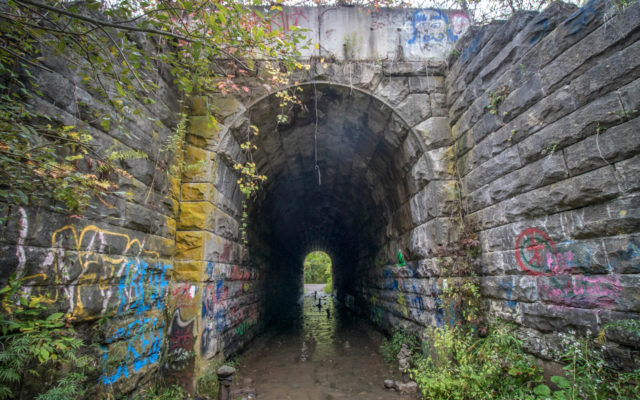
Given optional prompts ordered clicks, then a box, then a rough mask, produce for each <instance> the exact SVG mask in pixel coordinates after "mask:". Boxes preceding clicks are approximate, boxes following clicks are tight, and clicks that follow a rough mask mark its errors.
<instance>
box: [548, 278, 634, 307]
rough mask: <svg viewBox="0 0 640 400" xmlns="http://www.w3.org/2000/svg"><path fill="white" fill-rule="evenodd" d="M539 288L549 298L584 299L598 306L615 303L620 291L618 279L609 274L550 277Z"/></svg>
mask: <svg viewBox="0 0 640 400" xmlns="http://www.w3.org/2000/svg"><path fill="white" fill-rule="evenodd" d="M540 289H541V293H542V294H543V296H545V297H547V298H550V299H556V300H560V301H562V300H564V299H568V300H573V301H586V302H588V303H592V304H594V305H599V306H607V305H613V304H616V303H617V302H618V298H619V296H620V293H621V292H622V288H621V287H620V282H619V279H618V278H617V277H611V276H593V277H591V276H581V275H577V276H572V277H570V278H568V279H566V280H564V279H560V278H551V281H550V284H548V285H541V287H540Z"/></svg>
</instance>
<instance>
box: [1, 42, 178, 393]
mask: <svg viewBox="0 0 640 400" xmlns="http://www.w3.org/2000/svg"><path fill="white" fill-rule="evenodd" d="M138 44H139V45H140V46H144V45H145V44H144V42H143V41H140V42H139V43H138ZM66 57H69V58H70V59H73V54H67V55H66ZM41 62H42V64H43V65H44V67H45V68H46V69H37V68H35V67H34V68H32V70H31V71H30V72H31V74H32V75H33V76H34V83H35V84H36V85H37V88H38V90H39V91H40V94H38V93H35V92H34V94H33V97H32V98H30V99H29V101H28V102H29V103H30V105H31V106H33V108H34V109H35V110H36V111H37V112H38V113H40V114H42V115H44V116H47V117H48V118H49V119H50V123H51V125H52V126H62V125H67V126H74V127H75V129H76V130H77V131H79V132H82V131H85V132H87V133H88V134H90V135H91V136H92V137H93V143H92V144H93V146H94V148H95V149H96V151H97V152H98V153H100V154H105V153H106V152H107V151H108V149H117V150H119V151H130V150H138V151H142V152H144V153H145V154H146V156H147V158H146V159H135V160H127V161H122V162H121V165H120V166H121V167H122V168H123V169H124V170H126V171H128V172H129V174H130V177H129V178H125V177H122V178H119V180H118V182H117V183H118V185H119V189H118V193H116V194H112V195H104V196H102V197H100V198H99V199H94V200H95V201H94V202H93V203H92V207H90V208H88V209H87V210H86V212H85V213H83V214H82V215H67V214H62V213H58V212H56V211H55V209H54V208H52V207H50V205H48V204H41V205H40V206H37V205H34V206H33V207H16V206H11V207H5V206H4V205H3V207H1V209H2V210H4V212H7V213H8V214H9V215H8V217H9V218H8V219H7V223H6V224H5V225H4V226H3V227H2V228H1V229H0V265H2V268H1V269H0V270H1V271H0V275H1V277H2V282H3V283H5V282H6V281H7V279H8V277H9V275H10V274H15V275H16V276H17V277H19V278H22V279H23V280H24V282H25V285H26V286H25V291H26V292H27V293H29V294H31V295H45V296H47V297H48V299H49V303H50V305H51V307H53V308H54V309H55V310H58V311H61V312H64V313H66V314H68V316H69V318H70V319H71V320H73V321H74V322H75V323H76V324H77V326H78V327H79V329H80V331H81V334H82V335H83V337H84V339H85V341H86V342H88V343H97V344H100V345H101V346H102V349H103V350H102V354H99V355H98V356H99V360H100V361H101V365H99V367H100V371H101V372H100V374H99V376H96V383H97V382H101V383H104V384H109V385H113V388H114V390H117V391H121V392H125V393H126V392H128V391H130V390H132V389H134V388H135V387H136V386H137V385H138V384H139V383H141V382H144V381H145V380H147V379H148V377H149V376H150V375H151V373H152V372H154V371H156V370H158V368H159V367H160V365H161V358H162V349H163V346H164V343H165V342H166V332H167V328H168V323H169V322H170V321H167V320H166V318H165V312H166V311H167V303H166V299H167V295H168V293H169V291H170V287H169V281H170V279H171V276H172V273H173V271H174V270H175V268H174V264H173V255H174V251H175V249H174V248H175V246H174V243H175V242H174V237H175V230H176V216H177V211H178V210H177V201H178V198H177V196H176V195H175V193H174V192H173V191H172V185H171V182H172V180H171V179H170V177H169V175H168V174H167V172H166V170H165V169H163V167H162V165H164V163H166V162H167V161H169V162H170V161H171V158H172V157H173V155H171V154H167V153H165V152H163V151H162V150H161V149H162V148H163V147H165V146H166V143H167V140H168V138H169V136H170V135H171V134H172V131H173V129H174V128H175V125H176V123H177V120H178V112H179V110H180V104H179V103H178V101H177V100H178V98H179V96H178V95H177V93H176V91H175V90H174V88H173V87H172V86H171V84H170V79H168V78H167V77H165V76H164V75H163V74H162V73H160V72H158V71H155V72H148V71H144V72H140V74H141V79H145V80H151V81H153V82H155V83H156V84H157V85H158V89H157V90H156V91H154V93H153V95H152V96H151V97H152V100H153V102H148V103H147V104H142V103H138V104H127V107H128V109H129V110H133V109H138V110H139V111H140V114H139V115H134V114H133V113H122V112H121V110H120V109H118V108H116V107H115V106H114V105H113V104H111V103H109V102H108V101H106V100H105V99H104V98H103V97H101V95H100V93H99V91H97V90H95V89H93V88H92V87H91V86H92V82H90V81H89V82H88V81H87V80H84V79H82V76H81V75H80V74H79V72H80V70H79V69H76V68H79V67H78V65H82V63H80V64H74V63H72V62H68V61H67V59H66V58H64V57H62V56H57V55H54V54H51V53H47V52H45V53H44V55H43V58H42V61H41ZM103 83H104V84H105V85H109V84H113V82H110V81H108V80H107V79H106V78H104V77H103ZM96 115H105V116H108V115H111V116H112V121H111V124H101V123H100V121H101V118H96ZM116 116H118V117H120V118H122V120H121V121H120V123H117V122H116ZM78 163H79V165H80V166H81V167H83V168H87V169H89V170H92V169H93V168H95V167H96V165H95V164H90V163H88V162H87V161H85V160H79V161H78ZM127 192H128V193H129V194H128V195H127V194H125V193H127ZM5 216H7V215H5ZM87 326H90V327H91V328H90V329H84V327H87Z"/></svg>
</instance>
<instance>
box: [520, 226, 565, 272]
mask: <svg viewBox="0 0 640 400" xmlns="http://www.w3.org/2000/svg"><path fill="white" fill-rule="evenodd" d="M548 254H551V255H552V256H555V254H556V245H555V243H553V240H551V238H550V237H549V236H547V234H546V233H544V232H543V231H541V230H540V229H537V228H529V229H526V230H524V231H523V232H522V233H521V234H520V236H518V238H517V239H516V259H517V260H518V264H520V268H522V269H523V270H524V271H526V272H527V273H528V274H530V275H551V271H550V269H549V267H548V265H547V257H548V256H547V255H548Z"/></svg>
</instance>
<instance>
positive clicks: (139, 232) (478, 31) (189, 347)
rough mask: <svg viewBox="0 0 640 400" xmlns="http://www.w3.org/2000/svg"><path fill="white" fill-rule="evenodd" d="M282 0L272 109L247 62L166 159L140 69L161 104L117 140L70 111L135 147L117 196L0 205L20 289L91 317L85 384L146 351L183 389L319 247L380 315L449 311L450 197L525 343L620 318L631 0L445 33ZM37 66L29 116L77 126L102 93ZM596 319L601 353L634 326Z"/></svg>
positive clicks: (615, 353) (276, 302)
mask: <svg viewBox="0 0 640 400" xmlns="http://www.w3.org/2000/svg"><path fill="white" fill-rule="evenodd" d="M278 18H279V19H277V21H279V22H278V23H280V24H297V25H303V26H308V27H310V28H312V29H313V30H314V32H315V33H317V37H318V38H319V40H320V42H321V44H322V46H321V50H320V53H319V54H309V55H310V56H313V57H311V58H310V60H309V64H310V65H311V68H310V70H308V71H301V72H297V73H296V76H294V77H293V79H292V83H293V82H295V81H297V82H298V83H297V86H299V87H300V88H301V89H302V91H300V92H299V95H300V99H301V102H302V104H303V107H295V108H293V109H291V110H289V111H288V114H287V117H288V118H287V122H286V123H280V124H277V123H276V115H277V114H279V113H280V112H281V111H280V109H279V106H278V101H277V99H276V98H275V95H274V93H271V92H269V91H267V90H266V89H265V88H264V87H260V86H257V85H256V82H255V81H252V80H251V78H247V81H246V82H245V84H246V85H247V86H248V87H250V88H251V89H252V90H251V91H250V94H247V95H246V96H245V97H243V96H237V97H231V96H225V97H223V96H221V97H219V98H217V99H215V100H214V101H213V103H211V104H205V103H204V101H203V100H202V99H200V98H193V99H191V100H190V125H189V132H188V134H187V137H186V143H185V160H186V162H187V163H191V162H194V161H199V162H200V163H199V164H198V168H197V169H191V170H188V171H187V172H186V173H185V174H184V176H183V177H182V178H181V180H178V179H171V178H169V177H168V176H167V174H166V173H165V172H164V171H161V170H159V169H158V164H159V163H158V160H159V159H160V155H159V154H160V153H159V152H158V149H159V146H161V145H162V143H163V142H164V141H165V140H166V137H167V136H168V135H169V134H170V131H171V129H173V128H174V127H175V124H176V122H177V121H176V115H177V110H179V109H180V105H179V104H178V103H177V102H176V98H177V97H178V96H177V95H176V94H175V93H174V91H173V90H172V89H171V86H170V84H168V83H164V82H165V81H167V82H168V81H169V80H168V79H165V78H163V76H162V75H161V74H158V75H157V76H156V77H155V81H158V82H160V83H161V88H162V90H161V91H160V92H159V93H158V100H159V101H158V102H157V103H156V104H155V105H153V106H145V107H146V108H145V109H146V112H147V115H148V116H150V117H152V118H155V119H156V120H159V121H161V123H152V122H150V120H149V119H148V118H133V117H131V118H130V119H128V120H127V121H126V125H127V126H128V127H129V129H130V130H131V132H132V133H133V135H131V137H130V138H126V137H122V135H118V134H116V132H107V131H104V129H103V128H102V127H101V126H99V125H96V126H89V125H87V129H89V130H90V132H91V134H92V135H93V136H94V138H95V139H96V142H97V143H98V144H99V145H100V146H103V147H105V148H107V147H109V146H110V145H111V143H113V140H114V138H116V140H119V141H121V142H122V145H123V146H128V147H130V148H133V149H143V150H144V151H146V152H147V153H148V154H149V160H144V161H134V162H130V163H129V164H128V165H125V167H127V170H129V171H130V172H131V173H132V174H133V176H134V178H135V179H134V180H132V181H123V182H122V183H121V184H122V187H123V191H131V192H132V193H133V197H131V198H125V197H121V198H117V199H116V198H111V199H104V202H99V203H98V204H97V206H98V208H97V209H95V210H90V211H89V212H88V213H87V214H85V215H84V216H63V215H58V214H55V213H51V212H49V211H45V210H44V209H37V208H33V209H22V208H19V209H13V211H12V212H13V214H14V216H15V218H13V219H11V222H10V223H9V225H8V226H7V227H5V229H4V231H3V234H2V239H1V240H2V251H1V254H2V264H3V265H4V266H5V268H3V271H2V273H3V276H5V277H6V276H8V274H9V273H10V272H12V271H17V272H18V273H19V274H21V275H22V276H28V277H30V278H28V282H29V287H30V289H29V290H32V291H33V292H34V293H35V292H47V293H51V294H52V295H53V296H54V297H55V298H57V302H56V304H57V305H58V306H59V307H60V309H62V310H64V311H68V312H70V313H72V314H73V315H75V316H76V317H77V318H78V320H79V321H93V320H95V319H96V318H101V317H108V318H107V320H108V323H107V324H106V326H105V327H104V332H103V335H104V336H103V337H102V338H99V339H97V340H99V341H100V342H101V344H102V345H103V346H104V348H105V353H104V361H105V364H104V365H105V370H104V371H103V375H102V377H101V378H100V379H101V380H102V382H104V383H108V384H113V385H115V386H114V387H115V388H116V389H117V390H119V391H128V390H131V389H132V388H134V387H135V386H136V384H137V383H138V382H139V381H144V380H145V379H148V378H149V377H150V374H151V373H152V372H153V371H156V370H157V369H158V368H163V370H164V372H165V373H166V375H167V376H168V377H169V378H170V379H173V380H176V381H178V382H180V383H182V384H183V385H185V386H186V387H188V388H192V387H193V386H192V385H193V384H194V382H195V380H196V379H197V378H198V376H200V375H202V374H203V373H205V372H206V370H207V368H209V366H210V365H211V364H213V363H215V362H216V361H217V360H219V359H221V358H224V357H225V356H228V355H230V354H231V353H233V352H235V351H237V350H238V349H240V348H242V347H244V346H245V345H246V344H247V343H248V342H249V341H250V340H251V339H252V338H253V337H254V336H255V335H256V334H257V333H258V332H259V331H260V330H261V329H262V328H263V327H265V325H267V324H270V323H271V321H273V320H274V319H275V318H278V317H284V316H287V315H288V313H289V311H290V310H292V309H294V308H295V304H294V303H295V302H296V301H297V299H298V296H299V294H300V291H301V275H302V269H301V265H302V260H303V258H304V256H305V255H306V254H307V253H308V252H309V251H311V250H314V249H322V250H325V251H327V252H328V253H329V254H330V255H331V257H332V259H333V265H334V282H335V287H336V290H337V296H338V298H339V299H340V300H341V301H342V302H343V303H345V304H347V306H349V307H351V308H353V309H354V310H356V311H358V312H360V313H362V314H364V315H366V316H367V317H368V318H369V319H370V320H371V321H373V322H374V323H375V324H377V325H379V326H380V328H382V329H385V330H390V329H391V327H393V326H399V325H400V326H407V327H410V328H419V327H426V326H442V325H444V324H447V323H449V321H446V320H445V317H444V315H445V313H444V312H443V309H444V308H446V307H447V305H446V304H443V303H442V300H441V298H440V293H441V291H442V288H443V285H445V284H446V277H444V276H442V275H443V274H442V271H441V268H440V266H439V262H438V259H437V258H436V257H434V251H435V249H437V248H438V247H439V246H441V245H442V244H444V243H446V242H447V241H450V240H454V239H455V238H456V235H457V232H458V229H459V227H458V226H457V224H456V223H455V219H454V218H452V217H453V216H454V215H455V213H457V212H458V211H459V206H460V204H462V205H463V207H464V211H465V213H466V214H467V218H468V221H469V222H470V223H472V224H474V226H476V227H477V229H478V231H479V235H480V239H481V246H482V249H481V250H482V251H481V264H482V277H481V283H482V293H483V298H484V301H485V302H486V306H487V308H488V310H489V313H490V315H492V316H495V317H500V318H503V319H506V320H510V321H513V322H514V323H515V324H516V325H517V326H518V330H519V333H520V334H521V335H522V336H523V337H524V338H526V341H527V343H528V346H529V348H530V349H531V351H532V352H533V353H534V354H536V355H537V356H539V357H541V358H543V359H544V358H548V357H549V351H550V349H553V348H556V347H557V346H558V332H564V331H567V330H569V329H573V330H576V331H578V332H585V331H586V330H587V329H589V330H591V331H592V332H595V331H597V330H598V329H599V328H601V327H602V326H603V325H604V324H606V323H607V322H609V321H612V320H616V319H620V318H638V313H640V304H639V303H640V290H638V286H639V283H640V282H639V281H640V277H639V275H638V273H639V268H640V248H639V246H640V236H639V234H638V232H639V230H638V227H639V226H640V223H639V209H640V207H639V206H640V204H639V201H640V200H639V199H640V198H639V197H638V193H637V192H638V188H639V182H640V176H639V171H640V158H639V157H640V156H639V154H640V136H638V128H639V127H640V122H638V121H639V120H638V109H640V90H638V89H639V87H638V86H639V85H640V83H639V81H638V77H640V64H639V63H640V50H639V46H638V43H639V42H638V37H639V35H640V33H639V32H640V30H639V29H638V27H639V25H640V6H639V5H638V3H635V4H633V5H632V6H630V7H628V8H627V9H625V10H624V11H620V10H617V9H616V8H614V7H612V6H611V5H610V4H609V3H607V2H604V1H592V2H589V3H588V4H587V5H585V6H584V7H582V8H580V9H577V8H575V7H570V6H566V5H562V4H554V5H552V6H550V7H549V8H548V9H547V10H545V11H544V12H542V13H540V14H535V13H523V14H519V15H516V16H515V17H514V18H512V19H511V20H509V21H505V22H498V23H494V24H491V25H488V26H485V27H482V28H475V27H474V28H471V32H469V33H467V34H466V35H465V36H464V37H463V38H462V39H460V40H458V36H461V35H462V33H463V31H464V29H466V25H465V24H464V21H463V19H462V16H461V15H460V13H458V12H441V11H437V10H402V11H398V12H396V13H395V14H394V13H392V12H387V11H385V12H384V13H382V14H380V15H375V14H373V16H372V14H371V13H366V12H365V11H363V10H359V9H355V8H349V9H347V10H346V11H344V13H343V14H339V11H336V10H335V9H331V10H324V9H319V10H318V9H305V8H301V9H285V10H284V11H282V12H281V13H280V14H279V15H278ZM345 21H347V22H345ZM349 21H352V23H349ZM425 21H432V22H434V23H433V24H430V25H429V26H431V28H428V27H424V26H423V25H422V24H421V23H423V22H425ZM332 23H333V24H334V25H331V24H332ZM467 23H468V21H467ZM336 26H338V27H340V29H338V28H336ZM362 27H365V28H366V29H365V30H364V31H362V30H361V28H362ZM362 29H364V28H362ZM429 29H431V30H429ZM376 30H379V31H380V32H385V36H384V39H381V42H380V43H379V42H376V41H375V37H376V35H375V32H376ZM454 42H455V46H453V44H454ZM445 55H447V59H446V60H445ZM321 58H322V59H321ZM45 63H47V64H46V65H47V66H48V67H49V68H51V69H52V70H54V71H56V73H53V74H48V73H44V72H42V71H40V72H39V75H38V79H39V83H40V85H41V88H42V89H43V92H44V93H45V96H44V98H43V99H38V100H36V101H37V102H38V103H37V104H36V106H37V107H38V108H39V109H40V110H42V112H43V113H47V114H48V115H51V116H55V118H56V119H57V120H59V121H61V122H64V123H65V124H67V125H74V124H77V122H75V116H78V113H80V115H79V117H81V118H83V117H84V115H83V113H90V111H91V109H92V108H100V107H105V106H104V105H103V104H102V103H100V102H99V100H98V99H96V98H95V96H94V95H92V94H91V93H89V92H87V91H86V89H85V88H83V86H82V83H81V82H80V80H79V78H77V77H76V76H75V74H74V71H70V70H68V69H67V67H65V66H64V65H63V64H62V63H61V62H60V60H59V59H57V58H55V57H48V58H47V60H46V61H45ZM69 93H76V96H77V99H76V98H75V97H73V95H71V94H69ZM207 107H209V108H210V109H211V110H213V111H214V112H215V113H216V115H217V116H218V117H219V119H220V121H221V127H220V129H219V130H215V129H212V128H211V127H209V126H208V124H207V118H206V113H207V112H206V111H207ZM89 115H90V114H87V116H89ZM316 115H317V119H316ZM87 119H90V118H87ZM250 124H253V125H256V126H258V128H259V129H260V136H258V139H257V142H256V144H257V146H258V150H257V151H256V152H255V154H254V155H253V157H254V160H255V162H256V164H257V165H258V168H259V170H260V171H261V172H262V173H264V174H266V175H267V176H268V180H267V182H266V183H265V185H264V187H263V189H262V191H261V192H260V193H259V196H258V198H257V199H256V200H255V201H254V202H252V203H251V205H250V208H249V218H248V221H249V227H248V235H249V236H248V238H249V242H248V245H247V246H245V245H243V244H242V241H241V240H240V237H239V226H240V224H241V223H242V221H241V212H242V211H241V210H242V206H241V200H242V198H241V194H240V192H239V190H238V187H237V184H236V180H237V176H236V175H235V173H234V171H233V168H232V162H231V160H242V159H243V155H242V154H241V151H240V147H239V143H241V142H242V141H244V137H245V136H246V134H247V130H248V129H249V128H248V127H249V125H250ZM316 140H317V146H316V145H315V143H316ZM316 151H317V160H318V161H317V164H318V167H319V172H320V174H318V170H317V169H316V168H315V160H316ZM319 175H320V179H319ZM398 252H400V253H401V254H402V256H403V258H404V259H405V260H406V261H407V265H406V266H399V265H398ZM609 332H610V333H609V341H608V344H607V349H608V351H609V353H610V354H611V355H612V359H614V360H615V361H616V362H618V363H619V364H620V366H624V367H630V366H632V365H634V363H637V360H638V359H640V357H638V355H639V354H638V353H639V350H638V343H634V342H631V341H629V339H628V338H626V337H624V336H622V335H618V334H617V333H616V332H615V331H609ZM635 366H636V367H637V364H635Z"/></svg>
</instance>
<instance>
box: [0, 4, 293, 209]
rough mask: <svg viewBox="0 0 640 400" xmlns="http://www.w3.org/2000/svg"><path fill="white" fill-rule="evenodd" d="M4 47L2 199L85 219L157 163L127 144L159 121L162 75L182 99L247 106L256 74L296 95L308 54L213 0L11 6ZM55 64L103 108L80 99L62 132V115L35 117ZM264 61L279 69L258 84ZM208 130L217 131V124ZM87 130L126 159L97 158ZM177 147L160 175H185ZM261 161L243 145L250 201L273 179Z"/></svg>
mask: <svg viewBox="0 0 640 400" xmlns="http://www.w3.org/2000/svg"><path fill="white" fill-rule="evenodd" d="M259 4H260V2H254V5H259ZM0 35H1V39H0V42H1V44H2V45H1V46H0V96H1V97H2V98H1V100H2V101H1V102H0V175H1V176H2V180H1V181H2V184H0V196H1V197H2V199H3V200H4V201H5V202H6V203H9V204H17V205H28V204H34V203H35V202H37V201H38V200H40V199H52V200H54V201H55V202H57V204H59V206H58V207H59V208H60V209H61V210H63V211H67V212H82V211H83V210H84V209H85V208H86V207H87V206H89V205H90V202H91V199H92V198H93V197H95V196H102V195H104V194H116V195H117V194H118V193H119V192H116V190H117V186H116V184H115V182H116V181H117V179H116V177H117V175H121V176H124V177H127V178H130V176H129V175H128V174H127V173H126V171H124V169H122V168H120V167H119V166H118V164H119V163H120V162H121V161H125V160H130V159H132V158H146V157H148V156H147V155H146V154H144V153H140V152H136V151H134V150H131V149H127V148H124V147H123V146H122V145H121V143H120V140H121V139H124V138H128V137H131V135H132V134H131V132H129V130H128V129H129V128H128V126H129V125H128V124H129V122H130V121H132V120H135V119H138V118H149V116H148V110H146V109H145V107H147V106H150V105H153V104H154V103H155V102H156V99H155V97H154V94H153V93H154V92H156V91H158V90H159V89H161V88H160V87H159V85H158V82H156V81H155V80H154V79H156V78H154V77H155V76H156V72H157V71H158V70H159V69H161V70H164V71H168V72H169V73H170V74H171V75H172V79H173V83H174V84H175V85H176V86H177V87H178V89H179V91H180V92H181V93H182V94H183V95H184V96H190V95H198V96H202V97H204V98H208V97H210V96H211V95H212V94H215V93H222V94H230V93H238V94H246V93H248V92H250V89H249V88H248V87H247V86H245V85H244V84H242V83H240V81H241V80H242V79H245V77H246V76H248V75H249V74H252V75H253V76H254V77H253V78H252V79H254V80H260V79H262V80H263V82H264V85H265V86H266V87H267V89H268V90H270V91H278V90H280V89H281V88H284V87H286V86H288V85H289V81H288V76H289V74H290V71H291V70H293V69H296V68H302V65H301V64H300V63H299V62H297V61H296V56H297V55H298V54H299V53H298V51H297V47H296V46H299V47H304V43H303V31H302V30H300V29H291V28H290V29H289V30H287V31H284V30H282V29H278V28H276V27H274V26H272V24H271V22H270V20H269V18H268V16H265V15H262V14H261V13H260V12H258V11H257V10H254V9H251V8H249V7H246V6H245V5H243V4H240V3H238V2H235V1H213V0H181V1H178V2H169V1H164V0H161V1H157V2H155V1H154V2H148V1H136V2H130V1H128V0H116V1H109V2H108V3H104V2H100V1H96V0H89V1H84V2H68V1H62V0H12V1H9V2H7V4H6V7H5V8H3V10H2V12H1V13H0ZM143 36H145V37H144V38H143ZM52 55H53V56H58V57H63V58H64V60H65V62H67V63H68V64H69V65H70V67H71V69H73V70H74V71H75V73H76V74H77V75H78V76H79V77H80V80H81V85H82V86H83V89H84V90H86V91H87V92H88V93H89V94H90V95H91V101H95V102H97V103H98V104H88V103H87V102H85V101H84V100H79V99H78V96H77V95H76V94H75V89H74V93H73V96H74V98H73V100H72V105H71V106H69V108H73V109H74V111H73V112H72V114H73V115H72V116H70V117H72V118H75V119H76V121H77V123H74V124H73V126H71V125H70V126H55V124H54V123H52V122H51V121H52V120H53V119H54V118H53V116H52V115H39V114H38V113H36V112H35V111H34V109H33V107H32V106H31V105H30V104H37V103H38V101H39V100H38V99H37V98H38V97H40V96H43V94H42V93H41V92H40V91H39V87H38V82H39V80H38V79H36V78H35V76H37V75H40V74H42V73H43V72H42V71H43V70H44V71H46V73H51V74H52V73H53V71H51V70H49V68H48V67H47V66H46V65H45V63H44V62H43V61H44V60H46V59H48V58H49V57H50V56H52ZM256 60H272V61H268V62H267V63H266V64H267V65H266V66H265V67H264V73H260V74H257V70H256V68H257V67H256V65H257V61H256ZM74 84H76V83H74ZM279 97H280V101H281V103H282V104H283V105H286V104H289V103H290V102H292V101H295V96H293V95H292V94H290V93H289V92H287V91H286V90H283V91H281V93H279ZM83 98H86V96H85V97H83ZM207 104H208V103H207ZM207 111H208V112H209V110H207ZM209 118H210V122H211V127H212V128H214V129H215V127H216V126H217V121H216V118H215V116H214V115H213V114H212V113H210V115H209ZM152 122H153V123H154V124H159V125H161V124H162V123H161V122H160V121H157V120H152ZM84 124H88V125H90V126H93V127H94V128H99V129H101V130H102V131H103V132H105V133H107V134H109V135H110V136H112V137H114V138H115V141H116V142H118V146H116V147H117V150H116V151H113V152H110V153H107V154H103V153H100V152H98V151H94V150H93V149H92V146H91V143H92V140H93V138H92V136H91V135H89V134H88V133H87V131H86V130H83V129H79V128H77V126H84ZM183 130H184V129H182V130H181V129H178V131H179V132H180V131H183ZM255 133H256V134H257V132H255ZM176 138H178V139H183V138H184V137H183V135H177V136H175V137H174V139H176ZM170 142H171V143H169V144H168V145H167V146H166V147H165V150H167V149H170V150H175V151H165V152H162V153H161V154H153V157H154V160H155V162H156V170H160V171H162V170H166V169H167V167H168V166H169V165H172V164H173V165H174V166H175V165H176V163H172V162H171V158H172V157H175V156H176V155H177V152H178V151H180V150H181V149H180V148H179V146H177V145H176V143H175V142H176V140H173V139H170ZM253 150H255V146H254V145H252V144H251V143H250V142H248V143H247V144H245V145H243V151H244V152H245V153H246V155H247V157H245V158H246V159H247V160H248V161H247V162H246V163H245V162H244V161H242V162H240V161H238V162H237V163H236V164H237V165H236V168H237V170H238V173H239V176H240V181H241V182H240V186H241V190H242V192H243V193H244V194H245V196H246V197H247V198H249V197H251V195H252V193H254V192H255V190H257V189H258V187H259V184H260V182H262V181H264V179H266V178H265V177H263V176H262V175H260V174H258V173H257V172H256V170H255V164H253V163H252V161H251V152H252V151H253ZM149 156H151V155H149ZM177 164H180V163H177ZM174 172H175V171H174ZM154 177H155V175H154Z"/></svg>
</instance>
